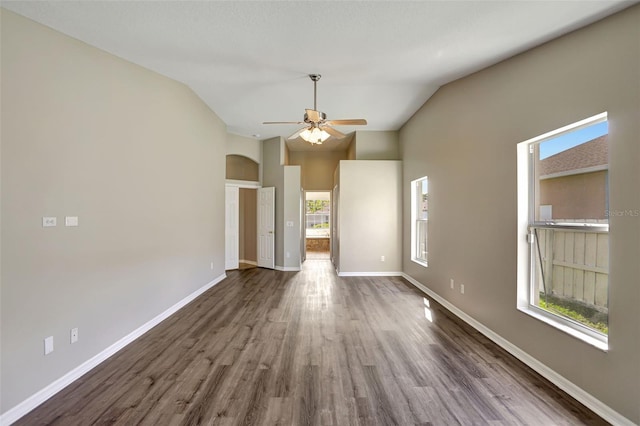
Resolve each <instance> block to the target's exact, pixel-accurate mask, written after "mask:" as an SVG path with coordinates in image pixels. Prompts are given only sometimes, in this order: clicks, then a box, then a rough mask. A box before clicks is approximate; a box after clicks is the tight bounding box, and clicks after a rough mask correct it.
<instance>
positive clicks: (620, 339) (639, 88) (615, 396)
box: [400, 6, 640, 423]
mask: <svg viewBox="0 0 640 426" xmlns="http://www.w3.org/2000/svg"><path fill="white" fill-rule="evenodd" d="M639 81H640V6H635V7H633V8H631V9H628V10H627V11H624V12H622V13H620V14H617V15H614V16H613V17H611V18H608V19H605V20H603V21H601V22H599V23H596V24H594V25H591V26H589V27H587V28H585V29H582V30H579V31H576V32H574V33H572V34H569V35H567V36H564V37H561V38H559V39H557V40H554V41H552V42H549V43H547V44H545V45H543V46H541V47H539V48H536V49H533V50H531V51H529V52H527V53H524V54H522V55H519V56H516V57H514V58H512V59H509V60H506V61H504V62H502V63H500V64H498V65H495V66H493V67H490V68H488V69H486V70H483V71H480V72H478V73H475V74H473V75H471V76H469V77H466V78H463V79H460V80H458V81H456V82H453V83H451V84H448V85H446V86H444V87H442V88H441V89H440V90H439V91H438V92H436V94H435V95H434V96H433V97H432V98H431V99H430V100H429V101H428V102H427V103H426V104H425V105H424V106H423V107H422V108H421V109H420V110H419V111H418V112H417V113H416V114H415V115H414V116H413V117H412V118H411V120H409V122H408V123H407V124H405V125H404V127H403V128H402V129H401V131H400V143H401V153H402V159H403V160H404V175H403V176H404V177H403V188H404V197H403V199H404V202H403V207H404V232H403V235H404V239H403V241H404V243H403V247H404V249H405V250H404V252H405V255H404V256H403V268H404V271H405V272H406V273H408V274H409V275H411V276H413V277H414V278H415V279H417V280H418V281H420V282H421V283H423V284H425V285H426V286H428V287H429V288H431V289H432V290H433V291H434V292H436V293H438V294H439V295H441V296H442V297H443V298H445V299H447V300H448V301H450V302H451V303H452V304H454V305H455V306H457V307H458V308H460V309H461V310H463V311H464V312H465V313H466V314H468V315H470V316H471V317H473V318H475V319H476V320H477V321H479V322H480V323H482V324H484V325H485V326H486V327H488V328H490V329H491V330H493V331H494V332H495V333H497V334H498V335H500V336H502V337H503V338H505V339H507V340H508V341H509V342H511V343H512V344H514V345H515V346H517V347H519V348H520V349H521V350H523V351H525V352H527V353H528V354H530V355H531V356H532V357H534V358H535V359H537V360H538V361H540V362H542V363H543V364H545V365H546V366H548V367H549V368H551V369H552V370H554V371H555V372H557V373H559V374H561V375H562V376H564V377H565V378H566V379H568V380H569V381H571V382H573V383H574V384H575V385H577V386H579V387H581V388H582V389H583V390H584V391H586V392H588V393H589V394H591V395H593V396H595V397H596V398H598V399H599V400H601V401H602V402H603V403H605V404H607V405H608V406H609V407H611V408H613V409H614V410H616V411H617V412H618V413H621V414H622V415H624V416H626V417H627V418H629V419H630V420H632V421H633V422H635V423H640V408H639V407H640V404H639V401H640V362H639V360H640V357H639V354H640V310H639V309H638V306H640V291H639V290H638V289H639V287H638V277H639V276H640V269H639V265H640V263H639V262H638V259H640V220H639V218H638V217H637V216H633V215H621V216H613V217H611V222H610V224H611V231H610V244H611V245H610V260H611V263H610V283H611V289H610V292H609V325H610V332H609V351H608V352H607V353H605V352H603V351H601V350H598V349H596V348H594V347H592V346H590V345H588V344H586V343H583V342H582V341H580V340H577V339H575V338H573V337H570V336H568V335H567V334H565V333H563V332H561V331H559V330H557V329H555V328H552V327H550V326H548V325H546V324H544V323H542V322H540V321H538V320H536V319H534V318H532V317H530V316H528V315H526V314H524V313H522V312H520V311H518V310H517V309H516V290H517V288H516V287H517V261H518V259H517V256H516V251H517V248H518V247H519V246H521V245H526V239H525V237H524V233H523V232H521V230H518V222H517V186H516V181H517V179H516V144H517V143H519V142H521V141H525V140H527V139H529V138H532V137H535V136H538V135H541V134H543V133H545V132H548V131H550V130H554V129H557V128H559V127H562V126H564V125H566V124H570V123H574V122H576V121H578V120H581V119H584V118H587V117H591V116H593V115H595V114H598V113H601V112H603V111H608V113H609V125H610V126H609V135H610V163H609V173H610V174H609V185H610V186H609V188H610V197H609V201H610V209H612V210H617V211H624V210H627V209H632V210H633V209H640V191H638V185H639V184H640V168H639V167H638V164H640V152H639V146H640V143H638V136H639V135H640V120H638V117H639V116H640V85H639V84H638V82H639ZM425 175H427V176H429V197H430V199H429V215H430V217H429V222H430V223H429V256H430V260H429V267H428V268H424V267H422V266H420V265H417V264H415V263H414V262H412V261H411V260H410V259H409V253H410V251H409V243H410V241H411V240H410V235H409V229H410V228H409V226H410V216H409V213H410V192H409V182H410V181H411V180H413V179H416V178H419V177H422V176H425ZM635 211H637V210H635ZM450 278H454V279H455V281H456V282H457V283H463V284H464V285H465V294H460V292H459V291H454V290H451V289H450V288H449V279H450Z"/></svg>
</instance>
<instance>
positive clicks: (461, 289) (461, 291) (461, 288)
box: [460, 284, 464, 294]
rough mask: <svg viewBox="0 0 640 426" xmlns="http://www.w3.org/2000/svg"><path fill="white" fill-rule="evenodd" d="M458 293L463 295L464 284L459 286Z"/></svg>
mask: <svg viewBox="0 0 640 426" xmlns="http://www.w3.org/2000/svg"><path fill="white" fill-rule="evenodd" d="M460 293H461V294H464V284H460Z"/></svg>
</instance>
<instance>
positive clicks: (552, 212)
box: [539, 135, 609, 221]
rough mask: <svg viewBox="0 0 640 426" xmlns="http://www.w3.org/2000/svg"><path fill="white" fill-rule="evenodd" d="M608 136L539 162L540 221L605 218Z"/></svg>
mask: <svg viewBox="0 0 640 426" xmlns="http://www.w3.org/2000/svg"><path fill="white" fill-rule="evenodd" d="M607 137H608V135H604V136H600V137H599V138H596V139H593V140H591V141H589V142H585V143H583V144H581V145H578V146H575V147H573V148H570V149H567V150H566V151H562V152H559V153H558V154H555V155H552V156H550V157H547V158H545V159H543V160H541V161H540V168H539V170H540V177H539V179H540V200H539V203H540V216H541V217H540V219H541V220H550V219H553V220H582V219H584V220H589V221H593V220H604V219H606V218H607V216H606V213H607V209H608V207H607V204H608V194H607V180H608V178H609V176H608V175H609V145H608V143H607ZM586 194H588V196H585V195H586Z"/></svg>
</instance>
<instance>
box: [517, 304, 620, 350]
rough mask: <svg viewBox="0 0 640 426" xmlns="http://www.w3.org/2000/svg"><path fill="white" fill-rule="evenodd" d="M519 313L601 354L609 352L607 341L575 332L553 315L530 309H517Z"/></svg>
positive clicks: (575, 330)
mask: <svg viewBox="0 0 640 426" xmlns="http://www.w3.org/2000/svg"><path fill="white" fill-rule="evenodd" d="M518 310H519V311H520V312H523V313H525V314H527V315H529V316H532V317H533V318H536V319H538V320H540V321H542V322H544V323H546V324H548V325H550V326H551V327H554V328H556V329H558V330H560V331H563V332H565V333H567V334H568V335H570V336H572V337H575V338H576V339H579V340H582V341H583V342H585V343H587V344H589V345H591V346H593V347H595V348H597V349H600V350H601V351H603V352H607V351H608V350H609V343H608V342H607V341H603V340H600V339H598V338H596V337H593V336H591V335H589V334H587V333H584V332H582V331H580V330H577V329H576V328H574V327H570V326H569V325H567V324H563V322H562V321H561V320H560V319H556V318H553V317H554V315H545V314H543V313H541V312H538V310H536V309H531V308H530V307H528V306H526V307H518Z"/></svg>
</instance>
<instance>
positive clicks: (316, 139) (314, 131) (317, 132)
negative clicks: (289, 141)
mask: <svg viewBox="0 0 640 426" xmlns="http://www.w3.org/2000/svg"><path fill="white" fill-rule="evenodd" d="M330 136H331V135H330V134H329V133H327V132H325V131H324V130H322V129H319V128H317V127H311V128H308V129H304V131H303V132H302V133H300V137H301V138H302V139H304V140H305V141H307V142H309V143H311V144H321V143H322V142H324V141H326V140H327V139H329V137H330Z"/></svg>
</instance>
